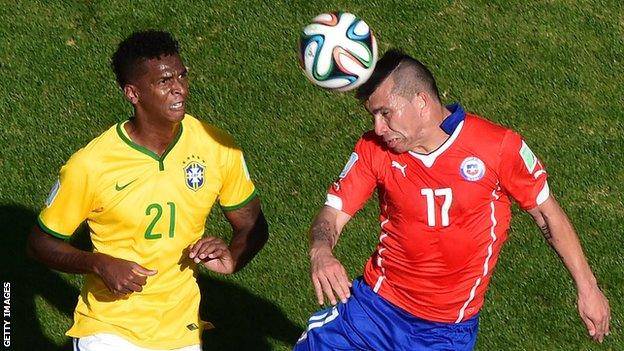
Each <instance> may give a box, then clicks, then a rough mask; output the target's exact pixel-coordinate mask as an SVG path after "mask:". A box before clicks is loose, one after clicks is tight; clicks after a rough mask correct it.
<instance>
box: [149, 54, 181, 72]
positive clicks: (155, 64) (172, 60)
mask: <svg viewBox="0 0 624 351" xmlns="http://www.w3.org/2000/svg"><path fill="white" fill-rule="evenodd" d="M141 65H142V66H143V67H142V68H143V71H144V72H145V74H146V75H148V76H152V77H160V76H162V75H169V74H176V73H180V72H182V71H184V70H186V68H185V66H184V63H183V62H182V58H180V56H179V55H177V54H173V55H166V56H165V55H164V56H160V57H157V58H152V59H147V60H144V61H142V62H141Z"/></svg>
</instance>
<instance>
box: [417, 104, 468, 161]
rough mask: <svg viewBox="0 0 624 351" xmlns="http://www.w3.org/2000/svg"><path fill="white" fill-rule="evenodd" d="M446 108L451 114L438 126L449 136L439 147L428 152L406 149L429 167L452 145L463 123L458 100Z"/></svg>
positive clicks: (462, 113)
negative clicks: (421, 152) (420, 152)
mask: <svg viewBox="0 0 624 351" xmlns="http://www.w3.org/2000/svg"><path fill="white" fill-rule="evenodd" d="M446 108H447V109H448V110H449V111H451V115H450V116H448V117H446V118H445V119H444V121H442V124H440V128H442V130H443V131H444V132H445V133H446V134H448V135H449V138H448V139H446V141H445V142H444V143H443V144H442V145H440V147H439V148H437V149H436V150H435V151H433V152H431V153H429V154H419V153H417V152H414V151H408V152H409V154H410V155H412V156H413V157H414V158H417V159H419V160H420V161H421V162H422V163H423V165H425V167H427V168H431V167H432V166H433V164H434V162H435V161H436V160H437V159H438V156H440V155H441V154H442V153H444V151H446V150H447V149H448V148H449V147H451V145H453V142H455V139H457V137H458V136H459V133H460V132H461V129H462V126H463V125H464V118H465V117H466V113H465V112H464V109H463V108H462V107H461V105H460V104H459V103H458V102H456V103H453V104H451V105H448V106H446Z"/></svg>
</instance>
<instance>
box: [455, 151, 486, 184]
mask: <svg viewBox="0 0 624 351" xmlns="http://www.w3.org/2000/svg"><path fill="white" fill-rule="evenodd" d="M459 170H460V173H461V175H462V177H464V179H466V180H469V181H471V182H476V181H477V180H479V179H481V178H483V176H484V175H485V163H483V161H481V160H480V159H479V158H477V157H474V156H472V157H466V158H465V159H464V160H463V161H462V163H461V166H459Z"/></svg>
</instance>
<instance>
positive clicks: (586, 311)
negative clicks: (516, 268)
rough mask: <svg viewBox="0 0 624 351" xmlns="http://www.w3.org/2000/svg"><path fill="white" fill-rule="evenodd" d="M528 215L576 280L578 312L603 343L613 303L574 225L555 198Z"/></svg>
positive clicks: (589, 329) (532, 210) (590, 331)
mask: <svg viewBox="0 0 624 351" xmlns="http://www.w3.org/2000/svg"><path fill="white" fill-rule="evenodd" d="M528 212H529V213H530V214H531V216H533V219H534V220H535V223H536V224H537V225H538V226H539V228H540V229H541V231H542V234H543V235H544V237H545V238H546V240H547V241H548V243H549V244H550V245H551V246H552V247H553V248H554V249H555V251H556V252H557V254H558V255H559V257H560V258H561V260H562V261H563V264H564V265H565V267H566V268H567V270H568V271H569V272H570V275H571V276H572V278H573V279H574V283H575V284H576V290H577V294H578V311H579V314H580V316H581V319H582V320H583V322H584V323H585V325H586V326H587V330H588V332H589V335H591V336H592V338H593V339H594V340H596V341H600V342H602V340H603V339H604V337H605V335H608V334H609V321H610V319H611V317H610V309H609V302H608V301H607V298H606V297H605V296H604V294H603V293H602V291H600V289H599V288H598V284H597V282H596V278H595V277H594V274H593V273H592V271H591V268H590V267H589V264H588V263H587V259H586V258H585V255H584V254H583V249H582V248H581V244H580V242H579V240H578V237H577V235H576V232H575V230H574V228H573V227H572V223H570V220H569V219H568V216H567V215H566V214H565V212H564V211H563V209H562V208H561V207H560V206H559V204H558V203H557V201H556V200H555V199H554V198H553V197H552V196H550V197H549V198H548V199H547V200H546V201H545V202H544V203H542V204H541V205H539V206H537V207H535V208H533V209H531V210H529V211H528Z"/></svg>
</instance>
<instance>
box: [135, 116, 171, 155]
mask: <svg viewBox="0 0 624 351" xmlns="http://www.w3.org/2000/svg"><path fill="white" fill-rule="evenodd" d="M124 127H125V129H126V132H127V133H128V136H129V137H130V139H131V140H132V141H133V142H134V143H135V144H138V145H140V146H143V147H144V148H147V149H148V150H150V151H152V152H154V153H155V154H157V155H158V156H162V154H163V153H164V152H165V151H166V150H167V149H168V148H169V146H170V145H171V143H173V141H174V139H175V137H176V136H177V135H178V131H179V130H180V122H177V123H170V122H165V123H155V122H153V121H151V120H149V119H145V118H137V117H136V116H135V117H133V118H131V119H130V120H129V121H128V123H126V124H125V125H124Z"/></svg>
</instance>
